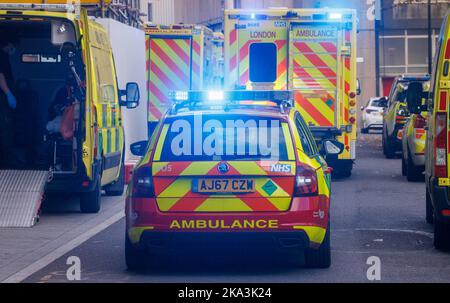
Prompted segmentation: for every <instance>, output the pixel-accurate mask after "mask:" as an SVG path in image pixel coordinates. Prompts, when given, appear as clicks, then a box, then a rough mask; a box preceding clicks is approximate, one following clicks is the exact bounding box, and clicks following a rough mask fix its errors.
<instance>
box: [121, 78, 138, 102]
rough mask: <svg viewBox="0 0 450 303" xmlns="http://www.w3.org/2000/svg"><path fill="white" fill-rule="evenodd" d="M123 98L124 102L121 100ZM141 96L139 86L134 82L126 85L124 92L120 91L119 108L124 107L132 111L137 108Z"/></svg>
mask: <svg viewBox="0 0 450 303" xmlns="http://www.w3.org/2000/svg"><path fill="white" fill-rule="evenodd" d="M124 97H125V100H123V98H124ZM140 99H141V94H140V91H139V85H138V84H137V83H136V82H129V83H127V87H126V89H125V90H121V91H120V106H125V107H126V108H128V109H133V108H136V107H138V106H139V100H140Z"/></svg>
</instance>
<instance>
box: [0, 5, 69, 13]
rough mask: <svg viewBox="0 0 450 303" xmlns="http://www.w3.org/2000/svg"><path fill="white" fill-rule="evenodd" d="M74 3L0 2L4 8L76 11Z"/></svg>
mask: <svg viewBox="0 0 450 303" xmlns="http://www.w3.org/2000/svg"><path fill="white" fill-rule="evenodd" d="M75 8H76V7H75V5H73V4H32V3H0V9H2V10H46V11H55V12H68V13H72V12H75Z"/></svg>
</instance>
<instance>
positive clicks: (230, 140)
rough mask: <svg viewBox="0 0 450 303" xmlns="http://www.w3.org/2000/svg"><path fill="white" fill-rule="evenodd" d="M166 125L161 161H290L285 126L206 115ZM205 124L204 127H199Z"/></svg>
mask: <svg viewBox="0 0 450 303" xmlns="http://www.w3.org/2000/svg"><path fill="white" fill-rule="evenodd" d="M197 118H198V116H197V117H194V116H186V117H184V116H183V117H178V118H169V119H167V120H166V121H165V125H164V127H166V128H167V135H166V137H165V139H164V143H163V149H162V153H161V159H160V160H161V161H168V162H172V161H261V160H277V161H288V160H289V155H288V153H289V152H290V151H288V145H287V144H286V140H292V139H291V137H290V136H289V137H288V138H285V136H284V132H283V124H286V123H287V122H285V121H282V120H278V119H273V118H267V117H252V116H248V115H226V116H224V115H217V116H216V115H203V116H202V117H201V119H200V120H199V119H197ZM199 123H201V125H200V124H199Z"/></svg>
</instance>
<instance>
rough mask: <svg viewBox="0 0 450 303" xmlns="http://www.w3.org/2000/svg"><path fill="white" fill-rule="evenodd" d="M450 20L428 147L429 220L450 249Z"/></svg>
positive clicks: (439, 55) (437, 70)
mask: <svg viewBox="0 0 450 303" xmlns="http://www.w3.org/2000/svg"><path fill="white" fill-rule="evenodd" d="M449 28H450V17H449V15H448V14H447V16H446V17H445V20H444V23H443V26H442V28H441V33H440V36H439V40H438V44H437V45H438V47H437V51H436V55H435V60H434V65H433V74H432V79H431V86H430V98H429V100H428V104H427V107H428V119H427V120H428V121H427V137H426V147H425V184H426V210H427V212H426V218H427V222H428V223H434V246H435V247H436V248H438V249H449V248H450V196H449V194H450V170H449V169H450V166H449V160H450V158H449V150H450V149H449V148H450V142H449V138H450V134H449V131H450V129H449V117H450V116H449V111H450V108H449V94H450V92H449V89H450V72H449V66H450V30H449Z"/></svg>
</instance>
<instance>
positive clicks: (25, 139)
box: [0, 4, 140, 213]
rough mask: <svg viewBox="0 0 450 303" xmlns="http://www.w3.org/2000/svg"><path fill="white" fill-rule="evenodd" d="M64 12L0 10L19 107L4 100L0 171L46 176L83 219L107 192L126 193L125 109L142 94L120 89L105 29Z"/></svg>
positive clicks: (82, 16)
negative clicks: (74, 201)
mask: <svg viewBox="0 0 450 303" xmlns="http://www.w3.org/2000/svg"><path fill="white" fill-rule="evenodd" d="M62 7H63V6H57V5H54V6H52V5H47V6H46V5H40V6H32V5H29V7H28V6H27V5H23V4H22V5H20V6H19V5H17V6H16V7H15V6H14V4H10V5H8V4H3V5H2V4H0V32H1V37H0V40H3V41H2V44H3V45H8V47H5V48H4V49H0V52H3V51H5V50H7V51H8V54H7V55H6V56H7V59H5V60H4V61H9V62H8V63H7V64H9V67H10V71H11V73H10V74H9V75H8V77H7V78H8V79H7V81H8V82H9V83H10V86H11V92H12V94H13V95H14V97H15V99H16V103H17V105H16V106H15V107H14V106H12V107H11V106H8V103H7V102H4V100H3V99H1V100H0V124H1V125H0V128H1V129H4V130H5V131H3V132H0V140H1V141H0V143H1V144H0V154H1V155H2V157H1V158H3V161H1V160H0V170H27V171H29V170H40V171H49V172H50V173H49V175H50V181H49V182H48V183H47V187H46V191H47V192H61V193H70V194H76V195H79V196H80V200H81V203H80V208H81V211H82V212H86V213H95V212H98V211H99V210H100V205H101V191H102V190H105V192H106V195H113V196H116V195H122V193H123V191H124V185H125V182H124V148H125V140H124V130H123V125H122V113H121V106H126V107H127V108H134V107H136V106H137V105H138V103H139V96H140V94H139V87H138V85H137V84H136V83H128V84H127V86H126V90H119V89H118V87H117V80H116V71H115V66H114V59H113V53H112V49H111V45H110V42H109V39H108V35H107V33H106V31H105V29H104V28H103V27H102V26H101V25H100V24H98V23H96V22H94V21H92V20H89V19H88V17H87V12H86V11H85V10H84V9H82V10H81V14H80V15H79V16H77V15H76V14H74V13H71V12H68V11H65V10H61V9H60V8H62ZM2 55H3V56H4V57H5V55H4V54H2ZM3 95H4V94H3V92H0V98H3V97H4V96H3ZM5 100H6V98H5ZM5 133H6V134H9V135H5ZM0 182H3V181H2V180H0Z"/></svg>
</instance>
